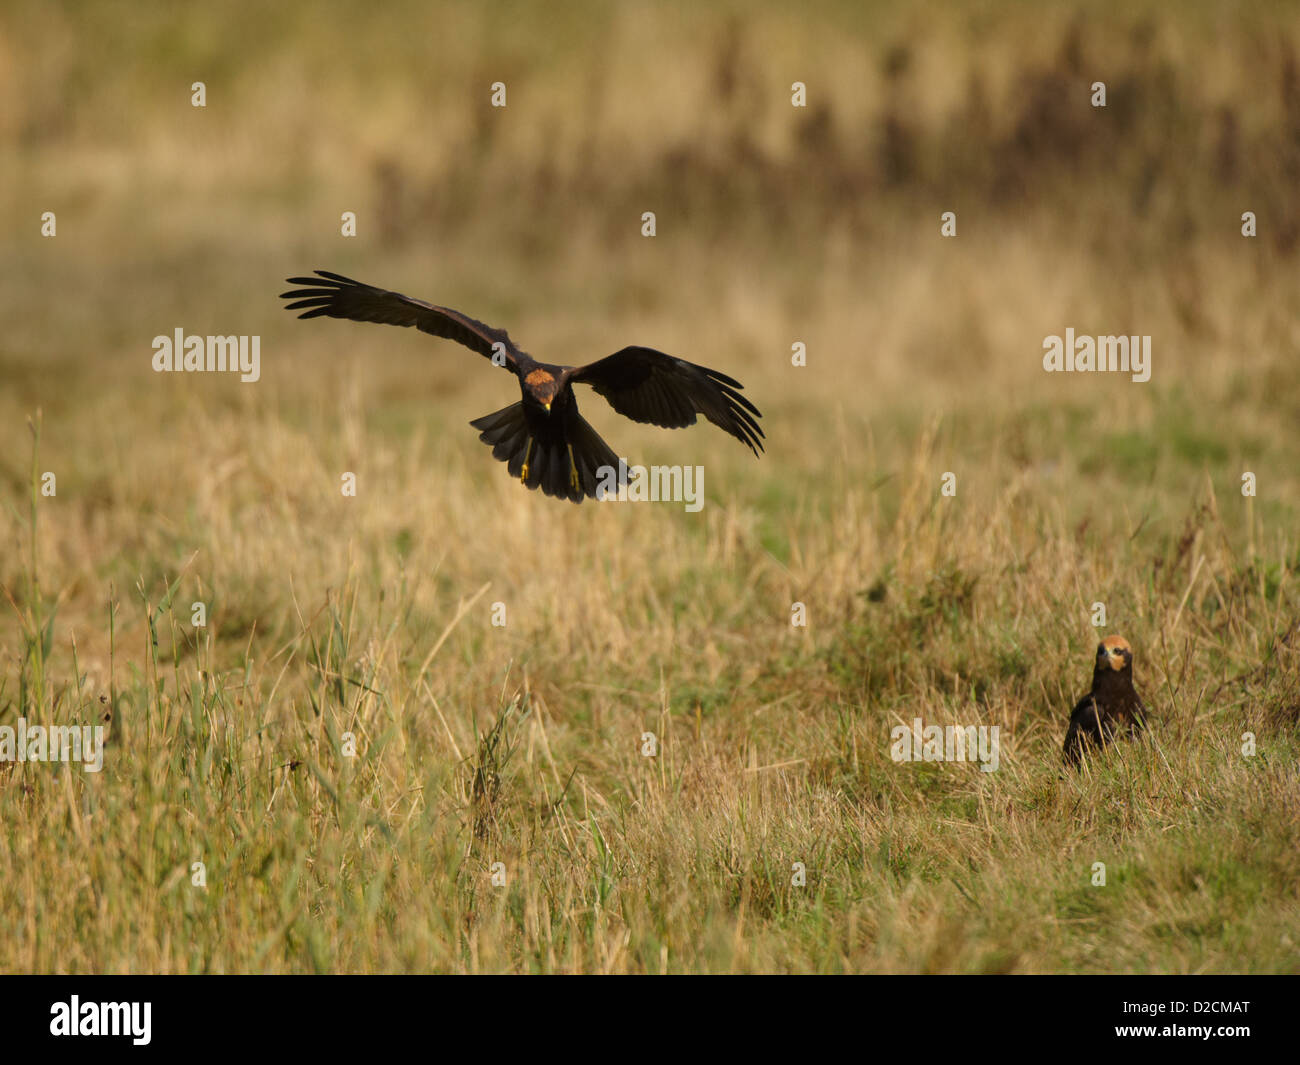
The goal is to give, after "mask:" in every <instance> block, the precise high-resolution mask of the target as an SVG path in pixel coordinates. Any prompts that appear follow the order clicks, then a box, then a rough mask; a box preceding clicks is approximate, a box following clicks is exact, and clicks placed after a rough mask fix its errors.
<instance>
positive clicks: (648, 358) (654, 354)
mask: <svg viewBox="0 0 1300 1065" xmlns="http://www.w3.org/2000/svg"><path fill="white" fill-rule="evenodd" d="M571 380H574V381H581V382H582V383H583V384H588V385H591V387H592V389H593V390H594V391H595V392H596V393H598V394H599V395H602V396H604V397H605V399H606V400H608V401H609V405H610V406H611V407H613V408H614V409H615V410H616V411H618V412H619V414H622V415H623V416H624V417H627V418H631V419H632V420H633V421H634V422H649V423H650V424H651V425H658V426H661V427H662V428H664V429H681V428H684V427H685V426H688V425H694V424H695V416H696V415H697V414H703V415H704V416H705V417H706V418H708V419H709V421H711V422H712V423H713V424H714V425H716V426H718V428H720V429H725V430H726V431H727V432H729V433H730V434H731V435H732V436H734V437H735V438H736V439H737V440H739V441H740V442H741V443H743V444H745V445H747V446H748V447H749V449H750V450H751V451H752V452H754V454H755V455H757V454H758V453H759V452H760V451H762V450H763V444H762V439H763V430H762V429H760V428H759V426H758V422H757V421H756V419H757V418H761V417H762V415H761V414H759V412H758V408H757V407H755V406H754V405H753V404H752V403H750V402H749V400H747V399H746V398H745V397H744V396H742V395H741V394H740V389H742V388H743V387H744V386H743V385H742V384H741V383H740V382H739V381H735V380H732V379H731V378H730V377H728V376H727V375H726V374H723V373H718V371H717V370H710V369H709V368H708V367H706V366H696V365H695V363H693V362H687V361H686V360H685V359H675V358H673V356H671V355H665V354H664V353H663V352H662V351H655V350H654V349H653V348H635V347H634V348H624V349H623V350H622V351H617V352H615V353H614V354H613V355H610V356H608V357H607V358H604V359H600V360H599V361H597V362H593V363H591V364H589V365H587V366H583V367H581V368H580V369H579V370H578V371H577V373H575V374H574V375H573V377H572V378H571Z"/></svg>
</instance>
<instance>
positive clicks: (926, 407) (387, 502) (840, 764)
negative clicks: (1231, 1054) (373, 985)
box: [0, 2, 1300, 973]
mask: <svg viewBox="0 0 1300 1065" xmlns="http://www.w3.org/2000/svg"><path fill="white" fill-rule="evenodd" d="M1083 12H1084V9H1083V8H1078V9H1076V8H1075V7H1074V6H1071V5H1059V6H1057V5H1045V6H1043V7H1041V8H1040V7H1038V6H1034V5H1020V4H1016V3H1009V2H1008V3H992V2H989V3H980V4H970V5H967V6H961V7H953V6H952V5H946V4H923V5H919V6H918V5H901V4H885V5H880V6H869V5H859V4H851V3H847V2H846V3H831V4H824V5H819V6H816V7H815V8H814V9H813V10H805V9H800V10H799V12H798V13H797V14H796V13H795V12H794V11H793V9H792V10H785V9H783V8H781V7H778V6H777V5H775V4H773V5H758V6H753V5H741V4H739V3H736V4H730V5H718V6H717V7H711V8H708V9H701V8H700V7H699V6H698V5H694V4H687V3H684V2H683V3H680V4H679V3H671V4H664V5H637V6H621V5H605V4H597V3H594V2H593V3H589V4H588V3H570V4H567V5H565V6H564V7H563V8H562V9H561V10H560V11H559V12H558V13H556V12H545V11H543V9H541V8H538V9H537V10H536V11H531V10H527V9H526V10H523V11H521V10H518V9H515V8H512V7H509V6H507V5H496V4H464V5H445V6H442V5H424V4H415V3H410V4H395V5H384V6H383V8H382V10H379V11H376V12H366V13H364V14H363V13H362V12H361V10H360V9H352V8H348V7H344V6H342V5H332V4H313V5H273V9H272V10H270V11H267V10H266V9H265V6H264V5H258V4H253V3H242V4H232V5H221V6H218V7H214V8H197V7H196V8H194V9H193V10H190V11H188V12H187V13H186V14H184V15H183V16H182V15H178V14H176V13H175V12H172V13H170V14H169V13H166V12H164V11H162V10H156V11H155V10H153V9H152V8H150V9H147V10H146V9H145V8H142V7H141V6H139V5H132V4H126V3H120V4H108V3H104V4H95V5H88V6H86V7H84V8H80V7H72V6H69V7H66V8H65V7H63V6H58V5H52V4H43V3H35V2H32V3H18V4H12V5H6V7H5V9H4V11H3V12H0V206H2V207H3V214H4V218H5V220H6V221H5V226H6V234H5V236H6V239H5V240H4V242H3V243H0V272H2V275H3V277H4V278H5V283H4V285H3V286H0V314H2V315H3V321H4V323H5V327H6V328H5V330H4V333H3V339H0V382H2V383H3V387H2V388H0V501H2V502H3V504H4V505H3V507H2V508H0V537H2V539H0V544H3V545H4V548H5V549H4V550H3V551H2V552H0V586H2V587H3V592H4V596H5V602H4V610H3V613H0V654H2V655H3V666H2V667H0V726H14V727H16V725H17V723H18V719H19V718H23V719H25V721H26V722H27V723H29V724H33V723H39V724H55V725H63V724H98V725H102V726H104V728H105V736H106V749H105V752H104V764H103V770H102V772H99V773H89V772H86V771H85V770H84V769H83V768H82V767H81V766H79V765H75V764H73V765H62V764H48V763H30V762H23V763H19V762H14V761H10V762H0V812H2V816H0V918H2V919H3V920H4V922H5V925H6V929H7V934H6V935H4V936H0V971H3V972H11V973H12V972H76V973H81V972H109V973H118V972H195V973H197V972H223V973H236V972H367V973H368V972H408V971H428V970H434V971H450V972H496V971H505V972H612V973H623V972H650V973H659V972H673V973H681V972H772V971H776V972H800V973H802V972H846V971H853V972H1027V973H1039V972H1105V973H1120V972H1157V973H1164V972H1177V973H1184V972H1206V971H1213V972H1296V971H1300V899H1298V898H1297V893H1296V884H1297V883H1298V882H1300V846H1298V844H1300V771H1298V763H1297V759H1298V757H1300V615H1298V614H1297V605H1298V603H1300V587H1298V586H1297V567H1300V537H1298V535H1297V534H1298V532H1300V462H1298V461H1297V457H1298V456H1297V443H1300V434H1298V433H1297V424H1298V419H1300V316H1298V315H1297V307H1298V306H1300V304H1298V303H1297V296H1296V293H1297V283H1298V282H1300V201H1298V200H1297V198H1296V189H1297V188H1300V65H1298V60H1297V55H1300V51H1298V50H1300V39H1298V38H1300V34H1298V33H1297V30H1296V27H1297V26H1298V25H1300V21H1297V17H1296V16H1297V14H1300V8H1297V6H1296V5H1294V4H1290V3H1278V4H1262V3H1261V4H1254V3H1238V4H1229V3H1223V4H1211V3H1192V4H1185V5H1178V6H1177V9H1176V12H1175V13H1174V14H1170V13H1169V12H1168V11H1166V10H1165V9H1164V8H1163V7H1160V6H1157V5H1145V4H1138V5H1133V4H1120V3H1114V4H1102V5H1088V7H1087V9H1086V12H1087V13H1086V14H1085V13H1083ZM196 81H202V82H204V84H205V87H206V106H205V107H202V108H199V107H194V106H192V104H191V92H192V89H191V86H192V84H193V83H194V82H196ZM496 81H503V82H504V83H505V84H506V86H507V92H508V98H507V99H508V104H507V106H506V107H505V108H504V109H502V108H493V107H492V106H490V102H489V100H490V95H491V90H490V86H491V85H492V83H493V82H496ZM796 81H802V82H804V83H805V84H806V86H807V92H808V104H807V106H806V107H804V108H796V107H793V106H792V105H791V86H792V84H793V83H794V82H796ZM1096 81H1104V82H1105V83H1106V85H1107V93H1108V100H1107V106H1106V107H1105V108H1094V107H1092V106H1091V105H1090V103H1089V97H1090V95H1091V92H1092V90H1091V85H1092V83H1093V82H1096ZM47 211H49V212H53V213H54V215H55V216H56V219H57V232H56V235H54V236H42V234H41V228H42V221H41V219H42V213H43V212H47ZM345 211H354V212H356V214H357V235H356V236H355V237H344V236H342V235H341V233H340V216H341V214H342V212H345ZM645 211H654V212H655V213H656V217H657V234H656V235H655V236H654V237H652V238H650V237H644V236H642V235H641V216H642V213H643V212H645ZM944 211H953V212H955V213H956V218H957V235H956V236H955V237H950V238H945V237H943V236H941V233H940V227H941V214H942V213H943V212H944ZM1246 211H1250V212H1254V214H1255V215H1256V217H1257V221H1258V235H1257V236H1254V237H1244V236H1243V235H1242V225H1243V223H1242V214H1243V212H1246ZM317 267H321V268H324V269H328V270H335V271H338V272H341V273H344V274H348V275H351V276H354V277H358V278H361V279H362V280H366V281H370V282H372V283H375V284H378V285H381V286H386V287H390V288H393V289H397V290H399V291H403V292H406V293H409V294H411V295H414V296H418V297H421V298H425V299H429V300H432V301H434V302H437V303H441V304H445V305H448V306H451V307H457V308H461V309H463V310H464V311H466V312H467V313H469V314H472V315H474V316H475V317H478V318H482V319H483V320H485V321H487V322H490V323H492V324H494V325H498V326H504V327H507V328H508V329H509V330H510V332H511V335H512V337H513V338H514V339H515V340H516V341H518V342H519V343H520V344H521V345H522V346H523V347H524V348H526V349H527V350H529V351H530V352H532V354H534V355H535V356H537V357H538V358H542V359H547V360H550V361H555V362H584V361H588V360H590V359H594V358H597V357H599V356H602V355H605V354H608V353H610V352H612V351H615V350H617V349H618V348H621V347H623V346H624V345H626V344H645V345H648V346H653V347H657V348H660V349H662V350H664V351H669V352H672V353H674V354H677V355H680V356H681V357H683V358H686V359H690V360H692V361H694V362H698V363H703V364H705V365H708V366H712V367H716V368H718V369H720V370H722V371H724V372H726V373H728V374H730V375H732V376H734V377H736V378H738V379H739V380H741V381H742V382H743V383H744V385H745V390H746V395H747V396H749V397H750V398H752V399H753V401H754V402H755V403H756V404H757V405H758V407H759V408H760V409H761V410H762V412H763V420H762V424H763V427H764V429H765V431H766V434H767V440H766V443H767V451H766V454H765V455H764V456H763V457H762V459H761V460H758V461H755V460H754V458H753V457H752V456H751V455H749V454H748V452H747V451H746V450H745V449H744V448H742V447H740V446H739V445H738V444H737V443H736V442H735V441H734V440H732V439H731V438H729V437H727V436H726V435H724V434H723V433H722V432H720V431H719V430H717V429H716V428H714V427H712V426H709V425H702V426H699V427H696V428H692V429H689V430H684V431H678V432H668V431H665V430H660V429H656V428H654V427H651V426H643V425H637V424H634V423H632V422H630V421H627V420H625V419H623V418H621V417H619V416H618V415H616V414H615V413H614V412H613V411H611V410H610V409H609V408H608V407H607V406H606V405H605V404H604V402H603V401H602V400H600V399H599V398H598V397H596V396H594V395H591V394H590V393H587V392H585V391H584V392H582V393H581V394H580V396H579V402H580V403H581V404H582V410H583V413H584V415H585V416H586V417H587V418H588V419H589V420H590V421H591V422H592V424H593V425H594V426H595V427H596V429H597V430H598V431H600V432H601V434H602V435H603V436H604V437H605V439H606V440H608V441H609V443H610V445H611V446H612V447H613V448H614V450H615V451H617V452H618V453H619V454H620V455H626V456H627V457H628V458H629V461H632V462H640V463H644V464H649V463H673V464H690V465H696V464H699V465H702V466H703V467H704V468H705V482H704V484H705V497H706V503H705V506H704V508H703V509H702V510H701V511H700V512H699V513H687V512H686V511H685V510H684V509H683V507H682V505H681V504H649V503H647V504H643V505H629V504H617V503H603V504H601V503H594V502H590V503H587V504H584V505H582V506H579V507H575V506H572V505H570V504H567V503H562V502H558V501H555V500H551V499H546V498H543V497H542V496H541V494H540V493H534V492H528V491H526V490H525V489H523V488H522V487H521V486H520V485H519V484H517V483H515V482H514V481H512V480H511V478H510V477H508V476H507V474H506V471H505V468H504V467H503V466H502V465H501V464H500V463H498V462H496V461H494V460H493V459H492V457H491V455H490V453H489V451H488V449H486V448H485V447H484V446H483V445H482V444H480V443H479V442H478V441H477V439H476V434H475V431H474V430H472V429H471V428H470V427H469V426H468V424H467V423H468V422H469V420H470V419H472V418H475V417H478V416H480V415H483V414H486V413H488V412H490V411H493V410H495V409H497V408H499V407H502V406H504V405H506V404H507V403H509V402H512V401H514V399H516V398H517V395H516V388H517V386H516V384H515V383H514V381H513V380H512V379H511V378H509V377H507V376H506V375H504V374H501V373H499V372H497V371H495V370H493V368H492V367H491V366H489V365H487V364H486V363H484V361H483V360H482V359H480V358H478V357H477V356H475V355H473V354H471V353H469V352H467V351H465V350H463V349H461V348H459V347H457V346H456V345H454V344H452V343H450V342H446V341H437V340H433V339H432V338H429V337H426V336H423V335H420V334H416V333H413V332H412V331H404V330H396V329H385V328H381V327H379V326H370V325H358V324H353V323H343V322H335V321H329V320H316V321H308V322H300V321H297V320H295V319H294V318H293V317H292V316H291V315H289V314H286V313H285V312H284V310H283V309H282V308H281V306H280V302H281V301H280V300H278V299H277V294H278V293H279V292H281V291H283V290H284V289H285V288H287V287H288V286H287V285H285V284H284V279H285V278H286V277H289V276H292V275H297V274H301V273H305V272H308V271H310V270H311V269H313V268H317ZM177 327H182V328H184V329H185V330H186V332H187V333H194V334H209V333H212V334H223V335H224V334H249V335H258V336H260V337H261V377H260V380H258V381H257V382H256V383H241V382H240V381H239V380H238V378H237V377H233V376H217V375H211V374H171V375H163V374H156V373H154V372H153V370H152V368H151V358H152V355H153V351H152V348H151V342H152V339H153V337H155V336H156V335H160V334H163V335H171V333H172V332H173V330H175V329H176V328H177ZM1067 328H1070V329H1074V330H1075V331H1076V332H1077V333H1080V334H1091V335H1109V334H1139V335H1149V336H1151V338H1152V351H1153V355H1152V373H1151V378H1150V380H1149V381H1148V382H1146V383H1135V382H1133V381H1131V380H1130V379H1129V377H1128V376H1127V375H1121V374H1103V373H1095V374H1079V373H1076V374H1064V373H1058V374H1049V373H1046V372H1044V370H1043V368H1042V355H1043V340H1044V337H1046V336H1049V335H1059V334H1064V332H1065V331H1066V329H1067ZM796 343H803V344H804V345H806V350H807V365H806V366H795V365H792V359H791V351H792V345H794V344H796ZM345 472H352V473H355V475H356V478H357V486H358V487H357V494H356V496H355V497H345V496H344V495H343V494H342V492H341V490H340V484H341V477H342V476H343V474H344V473H345ZM948 473H951V474H953V475H955V486H956V494H955V495H950V496H945V495H942V494H941V491H940V489H941V485H942V483H943V480H944V475H945V474H948ZM1246 473H1250V474H1253V475H1254V479H1255V484H1256V495H1254V496H1253V497H1248V496H1245V495H1243V491H1242V488H1243V475H1244V474H1246ZM47 474H53V475H54V481H53V482H52V483H53V485H54V494H53V495H49V494H45V491H48V490H49V486H50V485H51V482H50V480H49V478H48V477H47V476H46V475H47ZM43 489H44V490H45V491H43ZM195 603H201V604H203V607H204V610H205V612H206V624H205V625H203V626H201V627H199V626H196V625H195V624H194V623H193V621H194V616H195V615H194V604H195ZM796 603H799V604H803V606H804V608H805V609H806V616H807V624H806V625H805V626H795V625H792V623H791V618H792V607H793V605H794V604H796ZM1096 603H1102V604H1104V606H1105V610H1106V615H1107V619H1106V624H1105V625H1104V626H1103V627H1101V628H1098V627H1097V626H1094V624H1093V617H1094V611H1095V608H1094V604H1096ZM497 604H499V605H497ZM502 610H504V616H505V621H506V623H505V625H504V626H499V625H494V624H493V619H494V616H495V617H497V618H499V617H500V616H501V612H502ZM1110 632H1119V633H1122V634H1123V635H1124V636H1126V637H1127V638H1128V640H1129V641H1130V642H1131V643H1132V644H1133V647H1134V649H1135V655H1136V661H1135V675H1136V682H1137V686H1138V689H1139V691H1140V692H1141V693H1142V694H1143V695H1144V697H1145V698H1146V701H1147V703H1148V704H1149V705H1150V706H1151V708H1152V710H1153V718H1154V720H1153V723H1152V727H1151V729H1150V735H1149V737H1148V739H1147V741H1146V742H1144V743H1142V744H1137V745H1125V746H1123V747H1119V748H1115V749H1113V750H1110V751H1108V752H1106V753H1105V754H1104V755H1103V756H1101V757H1099V758H1095V759H1092V760H1091V761H1090V762H1089V763H1088V764H1087V765H1085V766H1084V767H1083V769H1082V770H1081V771H1079V772H1069V771H1066V770H1064V769H1063V767H1062V765H1061V742H1062V738H1063V736H1064V733H1065V727H1066V723H1067V720H1068V717H1069V712H1070V709H1071V707H1072V706H1073V705H1074V702H1075V701H1076V700H1077V699H1078V698H1079V697H1080V696H1081V695H1083V694H1084V693H1085V692H1086V690H1087V687H1088V683H1089V678H1090V671H1091V665H1092V653H1093V648H1094V647H1095V645H1096V643H1097V640H1098V638H1099V635H1100V634H1104V633H1110ZM916 718H920V719H922V720H923V721H924V722H926V723H927V724H939V725H962V726H966V725H976V726H981V725H982V726H998V727H999V729H1000V736H1001V756H1000V761H999V766H998V769H997V770H996V771H995V772H981V771H980V768H979V767H978V766H977V765H974V764H969V763H945V762H916V763H906V762H904V763H899V762H895V761H894V760H892V759H891V757H890V746H891V743H890V731H891V729H892V728H894V727H895V726H897V725H900V724H910V723H911V722H912V721H913V720H914V719H916ZM647 733H650V734H653V740H648V739H647V738H646V734H647ZM1247 733H1249V734H1251V737H1253V740H1254V745H1255V747H1254V753H1253V754H1249V755H1247V754H1243V747H1246V746H1248V742H1249V741H1248V740H1247V739H1246V738H1245V734H1247ZM349 737H351V738H349ZM650 744H653V747H654V749H655V754H654V756H653V757H648V756H646V755H644V754H643V753H642V752H643V750H646V749H648V745H650ZM353 747H355V751H354V753H353ZM195 863H202V864H201V868H199V869H198V870H197V871H196V866H195ZM497 863H500V864H499V865H498V864H497ZM1097 863H1103V864H1104V866H1105V884H1104V886H1101V885H1098V884H1097V883H1096V882H1095V881H1096V879H1097V873H1096V864H1097ZM797 866H798V867H797ZM800 870H802V876H800V875H799V873H800ZM494 871H495V876H494ZM196 879H197V880H202V881H204V882H203V883H202V884H201V885H199V884H196V883H195V881H196ZM502 881H503V882H502Z"/></svg>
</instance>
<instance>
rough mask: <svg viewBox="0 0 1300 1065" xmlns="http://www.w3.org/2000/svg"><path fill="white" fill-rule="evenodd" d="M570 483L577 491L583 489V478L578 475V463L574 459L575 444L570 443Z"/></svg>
mask: <svg viewBox="0 0 1300 1065" xmlns="http://www.w3.org/2000/svg"><path fill="white" fill-rule="evenodd" d="M569 484H570V485H571V486H572V488H573V490H574V491H575V492H581V491H582V478H581V477H579V476H578V464H577V463H576V462H574V461H573V445H572V444H570V445H569Z"/></svg>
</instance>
